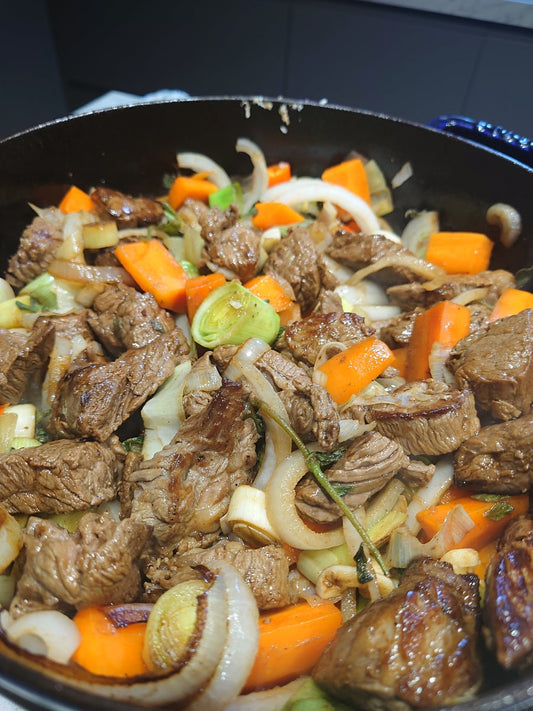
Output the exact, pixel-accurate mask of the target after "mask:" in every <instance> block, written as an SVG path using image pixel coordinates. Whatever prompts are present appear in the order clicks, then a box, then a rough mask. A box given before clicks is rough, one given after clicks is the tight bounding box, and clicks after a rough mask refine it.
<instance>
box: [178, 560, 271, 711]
mask: <svg viewBox="0 0 533 711" xmlns="http://www.w3.org/2000/svg"><path fill="white" fill-rule="evenodd" d="M212 569H213V570H214V571H216V573H217V574H218V575H220V576H221V577H222V579H223V580H224V584H225V586H226V601H227V623H228V624H227V635H226V646H225V648H224V651H223V653H222V658H221V660H220V661H219V663H218V666H217V668H216V670H215V673H214V674H213V676H212V677H211V679H210V680H209V683H208V684H207V686H206V687H205V689H204V691H203V692H202V694H201V695H200V696H199V697H198V698H197V699H196V700H195V701H193V702H192V703H191V704H190V705H189V706H187V710H188V711H219V710H220V711H222V709H225V708H226V706H227V704H228V703H229V702H230V701H232V700H233V699H234V698H235V697H236V696H237V695H238V694H239V692H240V690H241V689H242V687H243V686H244V683H245V682H246V679H247V678H248V676H249V674H250V671H251V670H252V667H253V665H254V661H255V657H256V654H257V647H258V645H259V625H258V621H259V611H258V609H257V603H256V601H255V598H254V596H253V594H252V591H251V589H250V587H249V586H248V585H247V584H246V583H245V582H244V580H243V579H242V577H241V576H240V575H239V573H238V572H237V571H236V570H235V568H234V567H233V566H231V565H229V563H226V562H225V561H217V562H216V563H213V566H212Z"/></svg>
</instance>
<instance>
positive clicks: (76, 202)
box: [59, 185, 94, 213]
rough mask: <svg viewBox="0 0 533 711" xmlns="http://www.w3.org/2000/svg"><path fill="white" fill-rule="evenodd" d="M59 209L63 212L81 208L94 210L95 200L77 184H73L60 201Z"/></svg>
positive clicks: (77, 210)
mask: <svg viewBox="0 0 533 711" xmlns="http://www.w3.org/2000/svg"><path fill="white" fill-rule="evenodd" d="M59 209H60V210H63V212H67V213H68V212H80V210H86V211H87V212H89V211H90V210H94V202H93V201H92V200H91V197H90V196H89V195H88V194H87V193H86V192H84V191H83V190H80V188H78V187H76V186H75V185H71V186H70V188H69V189H68V190H67V192H66V193H65V195H64V197H63V199H62V200H61V202H60V203H59Z"/></svg>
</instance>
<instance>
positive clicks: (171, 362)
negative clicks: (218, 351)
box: [49, 328, 188, 442]
mask: <svg viewBox="0 0 533 711" xmlns="http://www.w3.org/2000/svg"><path fill="white" fill-rule="evenodd" d="M187 352H188V346H187V344H186V341H185V337H184V336H183V333H182V331H181V329H178V328H176V329H174V330H173V331H171V332H170V333H168V334H165V335H163V336H159V337H158V338H156V339H155V340H153V341H151V342H150V343H148V344H147V345H145V346H142V347H140V348H131V349H130V350H128V351H126V352H125V353H124V354H123V355H122V356H120V357H119V358H117V359H116V360H115V361H113V362H112V363H103V364H92V365H85V366H83V367H79V368H76V367H71V368H70V369H69V370H68V371H67V373H66V374H65V375H64V376H63V378H62V379H61V381H60V383H59V388H58V392H57V397H56V399H55V401H54V403H53V406H52V414H51V417H50V425H49V431H50V432H51V433H53V434H56V435H58V436H59V437H92V438H94V439H97V440H98V441H100V442H102V441H104V440H106V439H107V438H108V437H109V436H110V435H111V434H112V433H113V432H115V430H116V429H117V428H118V427H119V426H120V425H121V424H122V423H123V422H124V421H125V420H126V419H127V418H128V417H129V416H130V415H131V414H132V413H133V412H135V411H136V410H137V409H138V408H139V407H140V406H141V405H142V404H143V403H144V402H145V401H146V400H147V399H148V398H149V397H150V396H151V395H153V394H154V393H155V391H156V390H157V388H158V387H159V386H160V385H161V384H162V383H163V382H164V381H165V380H166V379H167V378H168V377H169V376H170V375H172V372H173V370H174V368H175V366H176V365H177V364H178V363H180V362H181V361H182V360H183V359H184V358H185V356H186V353H187Z"/></svg>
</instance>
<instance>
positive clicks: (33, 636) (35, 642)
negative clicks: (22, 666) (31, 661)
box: [2, 610, 81, 664]
mask: <svg viewBox="0 0 533 711" xmlns="http://www.w3.org/2000/svg"><path fill="white" fill-rule="evenodd" d="M2 626H3V627H4V629H5V630H6V634H7V637H8V639H9V640H10V641H11V642H13V643H14V644H16V645H18V646H19V647H22V649H25V650H26V651H27V652H31V653H32V654H42V655H44V656H45V657H47V658H48V659H51V660H52V661H54V662H59V663H60V664H67V663H68V661H69V660H70V658H71V656H72V655H73V654H74V652H75V651H76V649H77V648H78V645H79V643H80V639H81V635H80V632H79V630H78V628H77V626H76V624H75V623H74V622H73V621H72V620H71V619H70V617H67V616H66V615H64V614H63V613H61V612H58V611H57V610H39V611H38V612H28V613H27V614H26V615H22V617H18V618H17V619H16V620H11V618H10V617H9V615H8V614H7V612H6V613H5V614H4V613H3V614H2Z"/></svg>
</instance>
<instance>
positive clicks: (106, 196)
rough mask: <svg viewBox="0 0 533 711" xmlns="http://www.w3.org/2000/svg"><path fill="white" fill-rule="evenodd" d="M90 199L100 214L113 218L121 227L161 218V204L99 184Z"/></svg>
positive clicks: (153, 222)
mask: <svg viewBox="0 0 533 711" xmlns="http://www.w3.org/2000/svg"><path fill="white" fill-rule="evenodd" d="M91 199H92V201H93V202H94V203H95V205H96V210H97V211H98V213H99V214H100V216H101V217H102V218H105V219H112V220H114V221H115V222H116V223H117V225H118V227H119V228H121V229H123V228H127V227H142V226H144V225H153V224H155V223H156V222H160V221H161V220H162V219H163V214H164V213H163V206H162V205H161V203H160V202H157V201H156V200H150V199H149V198H144V197H131V195H125V194H124V193H121V192H119V191H118V190H112V189H111V188H105V187H103V186H99V187H97V188H95V189H94V190H93V191H92V192H91Z"/></svg>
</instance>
